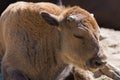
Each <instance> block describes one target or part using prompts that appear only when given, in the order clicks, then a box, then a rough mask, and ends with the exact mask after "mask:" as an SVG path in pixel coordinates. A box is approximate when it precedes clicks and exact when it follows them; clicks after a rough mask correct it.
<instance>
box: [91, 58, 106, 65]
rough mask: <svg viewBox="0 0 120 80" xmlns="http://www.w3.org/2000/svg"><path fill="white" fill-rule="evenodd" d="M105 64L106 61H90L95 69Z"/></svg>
mask: <svg viewBox="0 0 120 80" xmlns="http://www.w3.org/2000/svg"><path fill="white" fill-rule="evenodd" d="M106 63H107V62H106V61H102V60H94V59H93V61H92V64H93V65H94V66H95V67H103V66H104V65H105V64H106Z"/></svg>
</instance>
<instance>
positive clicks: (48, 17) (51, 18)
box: [40, 12, 59, 26]
mask: <svg viewBox="0 0 120 80" xmlns="http://www.w3.org/2000/svg"><path fill="white" fill-rule="evenodd" d="M40 15H41V17H42V18H43V19H44V20H45V21H46V23H48V24H49V25H53V26H58V25H59V21H58V19H57V16H56V15H53V14H50V13H48V12H40Z"/></svg>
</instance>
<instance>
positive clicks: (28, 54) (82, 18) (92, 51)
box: [0, 2, 106, 80]
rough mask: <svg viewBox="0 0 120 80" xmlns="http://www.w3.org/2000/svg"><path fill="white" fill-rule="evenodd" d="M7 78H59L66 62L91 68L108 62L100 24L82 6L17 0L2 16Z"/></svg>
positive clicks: (1, 39)
mask: <svg viewBox="0 0 120 80" xmlns="http://www.w3.org/2000/svg"><path fill="white" fill-rule="evenodd" d="M0 45H2V51H3V52H4V57H3V61H2V73H3V79H4V80H55V79H56V76H57V75H59V73H60V72H61V71H62V70H63V69H64V68H65V66H66V65H72V66H74V67H78V68H83V69H85V70H86V69H87V70H91V71H95V70H98V69H99V68H102V67H103V66H104V65H105V63H106V62H105V61H104V60H105V55H104V54H103V52H102V49H101V47H100V44H99V26H98V24H97V23H96V20H95V19H94V17H93V16H91V15H90V13H89V12H87V11H86V10H84V9H81V8H80V7H78V6H73V7H68V8H60V7H59V6H56V5H54V4H52V3H44V2H41V3H27V2H17V3H14V4H11V5H10V6H8V8H7V9H6V10H5V11H4V12H3V14H2V15H1V18H0Z"/></svg>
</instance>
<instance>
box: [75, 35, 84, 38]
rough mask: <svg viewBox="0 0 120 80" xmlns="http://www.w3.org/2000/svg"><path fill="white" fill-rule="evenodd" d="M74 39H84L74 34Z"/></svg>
mask: <svg viewBox="0 0 120 80" xmlns="http://www.w3.org/2000/svg"><path fill="white" fill-rule="evenodd" d="M74 37H76V38H79V39H84V37H83V36H80V35H75V34H74Z"/></svg>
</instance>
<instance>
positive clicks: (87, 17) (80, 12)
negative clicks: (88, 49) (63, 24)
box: [62, 6, 99, 35]
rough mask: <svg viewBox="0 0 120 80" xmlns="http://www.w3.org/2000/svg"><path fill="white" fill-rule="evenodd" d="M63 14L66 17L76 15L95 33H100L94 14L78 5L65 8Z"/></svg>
mask: <svg viewBox="0 0 120 80" xmlns="http://www.w3.org/2000/svg"><path fill="white" fill-rule="evenodd" d="M62 15H63V16H64V17H66V18H67V17H69V16H73V17H76V19H78V20H82V21H83V24H84V25H86V26H85V27H86V28H88V29H89V30H91V31H92V32H93V33H94V34H95V35H97V34H98V33H99V26H98V24H97V22H96V20H95V18H94V16H93V14H91V13H89V12H88V11H86V10H84V9H82V8H80V7H78V6H74V7H70V8H68V9H66V10H63V12H62Z"/></svg>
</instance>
